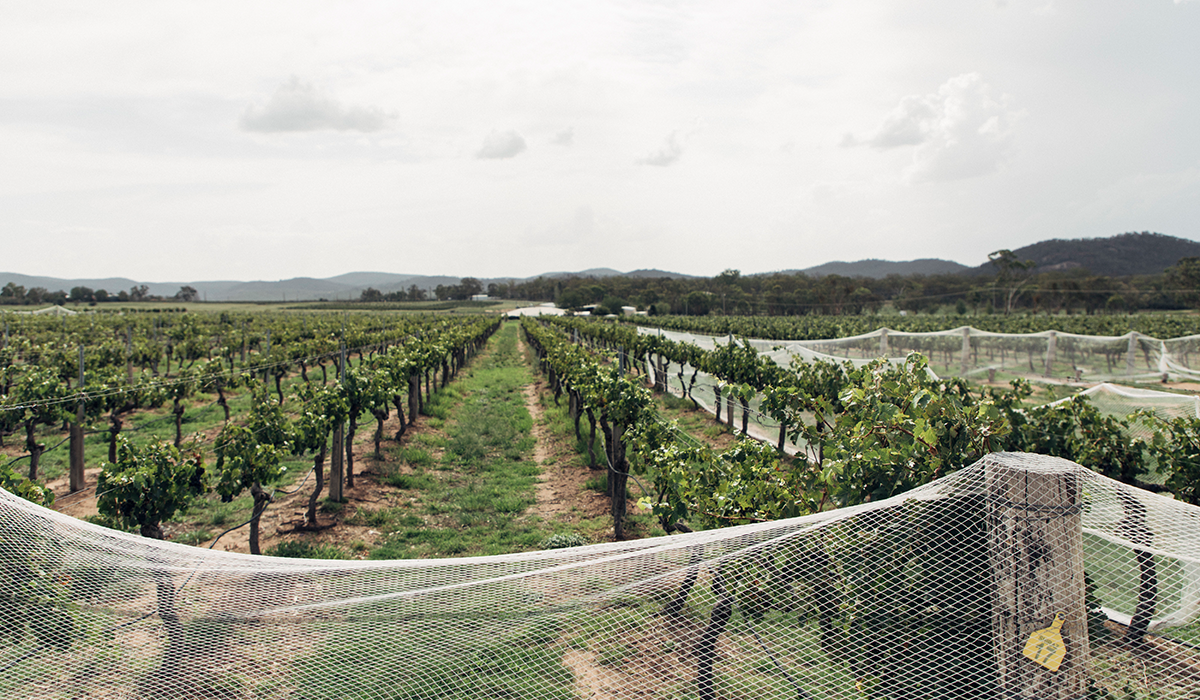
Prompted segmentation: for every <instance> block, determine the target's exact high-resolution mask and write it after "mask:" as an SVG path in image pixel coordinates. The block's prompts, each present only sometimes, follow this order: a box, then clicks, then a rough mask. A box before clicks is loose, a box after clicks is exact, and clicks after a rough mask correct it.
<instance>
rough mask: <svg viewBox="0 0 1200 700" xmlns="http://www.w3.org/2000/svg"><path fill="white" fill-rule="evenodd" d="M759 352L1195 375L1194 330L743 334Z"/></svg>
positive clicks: (976, 374)
mask: <svg viewBox="0 0 1200 700" xmlns="http://www.w3.org/2000/svg"><path fill="white" fill-rule="evenodd" d="M638 330H639V332H641V333H646V334H652V335H664V336H667V337H669V338H671V339H672V340H677V341H680V342H694V343H696V344H697V345H699V346H700V347H701V348H704V349H712V347H714V346H715V345H716V344H717V343H724V342H728V336H724V337H721V336H717V337H714V336H707V335H703V334H699V333H684V332H680V331H667V330H664V329H659V328H646V327H639V328H638ZM748 342H750V343H751V344H752V345H753V346H754V347H755V349H757V350H759V352H768V353H775V354H778V356H779V358H781V359H783V361H782V362H781V364H783V365H785V366H786V365H787V364H788V362H789V361H790V359H791V358H792V357H799V358H802V359H804V360H808V361H812V360H816V359H822V360H830V361H834V362H842V361H845V360H851V361H853V362H856V363H864V362H868V361H870V360H874V359H876V358H879V357H886V358H890V359H892V360H894V361H899V360H903V359H904V357H905V356H906V355H908V353H910V352H919V353H921V354H922V355H925V356H926V357H927V358H929V363H930V368H931V369H932V370H933V371H934V372H935V373H936V374H937V375H938V376H941V377H968V378H971V379H976V380H978V379H982V378H985V377H986V378H988V379H989V380H990V381H997V380H998V381H1008V380H1009V379H1011V378H1014V377H1026V378H1033V379H1038V380H1039V381H1061V382H1086V383H1095V382H1103V381H1116V380H1120V381H1147V380H1149V381H1160V380H1185V381H1194V380H1197V379H1200V369H1197V368H1193V367H1192V364H1194V363H1200V335H1193V336H1187V337H1183V338H1172V339H1169V340H1159V339H1157V338H1152V337H1150V336H1148V335H1143V334H1141V333H1136V332H1130V333H1126V334H1125V335H1120V336H1098V335H1077V334H1074V333H1064V332H1062V331H1042V332H1040V333H992V332H989V331H981V330H979V329H978V328H972V327H970V326H962V327H960V328H955V329H953V330H948V331H931V332H926V333H909V332H902V331H894V330H891V329H888V328H880V329H878V330H874V331H871V332H870V333H864V334H862V335H856V336H851V337H847V338H833V339H828V340H786V341H783V340H761V339H759V340H750V341H748Z"/></svg>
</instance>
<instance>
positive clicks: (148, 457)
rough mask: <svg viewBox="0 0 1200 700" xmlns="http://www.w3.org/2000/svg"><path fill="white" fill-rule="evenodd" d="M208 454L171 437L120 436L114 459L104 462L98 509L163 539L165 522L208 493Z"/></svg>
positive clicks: (128, 525)
mask: <svg viewBox="0 0 1200 700" xmlns="http://www.w3.org/2000/svg"><path fill="white" fill-rule="evenodd" d="M204 477H205V472H204V458H203V457H202V456H201V454H200V451H199V449H198V448H196V447H192V448H191V449H186V450H180V449H178V448H176V447H175V446H174V445H171V444H170V443H167V442H161V441H160V442H153V443H151V444H149V445H146V446H144V447H139V446H137V445H136V444H134V443H132V442H130V441H129V440H128V439H127V438H125V437H121V438H120V439H119V441H118V445H117V459H116V461H115V462H105V463H104V465H103V466H102V467H101V471H100V478H99V481H98V482H97V485H96V492H97V493H99V494H100V496H99V498H98V499H97V500H96V508H97V509H98V510H99V511H100V513H101V514H102V515H104V516H105V517H108V518H109V519H111V520H112V521H114V522H116V523H119V524H120V525H121V526H123V527H126V528H130V529H133V528H137V530H138V532H140V533H141V535H142V536H143V537H149V538H152V539H156V540H161V539H163V531H162V523H163V521H165V520H169V519H170V518H171V517H172V516H173V515H175V514H176V513H178V512H180V511H182V510H184V509H185V508H187V507H188V504H190V503H191V502H192V500H193V499H195V498H196V497H197V496H199V495H201V494H203V493H205V492H206V491H207V490H208V488H207V484H206V483H205V478H204Z"/></svg>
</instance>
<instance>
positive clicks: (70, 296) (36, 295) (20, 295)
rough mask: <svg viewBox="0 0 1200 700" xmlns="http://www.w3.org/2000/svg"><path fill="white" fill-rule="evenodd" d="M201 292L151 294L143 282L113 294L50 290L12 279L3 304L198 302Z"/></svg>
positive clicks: (0, 299)
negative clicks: (20, 283)
mask: <svg viewBox="0 0 1200 700" xmlns="http://www.w3.org/2000/svg"><path fill="white" fill-rule="evenodd" d="M199 300H200V292H199V291H197V290H196V288H195V287H192V286H190V285H186V284H185V285H183V286H182V287H180V288H179V291H178V292H176V293H175V295H174V296H170V297H164V296H162V295H161V294H151V293H150V287H149V286H147V285H144V284H138V285H134V286H133V287H130V288H129V291H126V290H124V289H122V290H121V291H119V292H116V293H111V292H109V291H108V290H105V289H92V288H91V287H85V286H83V285H79V286H75V287H71V291H70V292H64V291H62V290H61V289H60V290H57V291H54V292H52V291H50V290H49V289H46V288H45V287H30V288H29V289H26V288H25V287H24V286H22V285H19V284H17V283H16V282H9V283H8V284H6V285H4V288H3V289H0V304H3V305H6V306H38V305H41V304H57V305H58V306H62V305H63V304H66V303H68V302H71V303H82V304H91V305H95V304H103V303H105V302H117V301H125V302H127V301H199Z"/></svg>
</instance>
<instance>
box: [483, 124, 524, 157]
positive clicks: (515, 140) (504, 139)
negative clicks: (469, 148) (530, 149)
mask: <svg viewBox="0 0 1200 700" xmlns="http://www.w3.org/2000/svg"><path fill="white" fill-rule="evenodd" d="M524 150H525V139H524V138H522V137H521V135H520V134H518V133H517V132H515V131H512V130H509V131H493V132H492V133H490V134H488V136H487V138H486V139H484V140H483V147H482V148H480V149H479V151H478V152H476V153H475V157H476V158H512V157H513V156H515V155H517V154H518V153H520V152H521V151H524Z"/></svg>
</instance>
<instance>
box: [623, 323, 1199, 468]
mask: <svg viewBox="0 0 1200 700" xmlns="http://www.w3.org/2000/svg"><path fill="white" fill-rule="evenodd" d="M638 332H639V333H643V334H647V335H662V336H664V337H666V338H669V339H670V340H673V341H676V342H681V343H694V344H696V345H697V346H698V347H700V348H701V349H703V350H708V351H711V350H714V349H715V348H717V347H718V346H719V345H723V344H725V343H728V342H730V341H731V340H736V342H740V343H747V344H749V345H750V346H751V347H753V348H754V349H755V350H757V351H758V352H759V354H761V355H763V356H765V357H769V358H770V359H772V360H773V361H774V362H776V363H777V364H779V365H780V366H783V367H788V366H790V365H791V364H792V362H794V361H797V360H799V361H802V362H821V361H824V362H834V363H841V362H851V363H853V364H854V365H856V366H862V365H865V364H867V363H868V362H871V361H872V360H875V359H879V358H884V359H887V360H888V361H889V362H891V363H893V364H900V363H903V362H904V359H905V357H906V356H907V354H908V352H910V351H913V352H921V353H922V354H926V356H927V357H928V358H929V359H930V368H931V370H932V371H934V373H935V374H936V375H939V376H964V375H970V376H972V377H973V378H975V379H979V378H981V377H980V374H981V373H986V372H988V371H989V370H996V369H998V368H1005V371H1004V372H1003V373H1002V374H999V375H996V376H993V377H991V379H992V380H993V381H1000V380H1001V379H1005V378H1013V377H1018V376H1020V377H1026V378H1035V379H1038V380H1045V379H1047V375H1045V374H1044V370H1045V369H1046V368H1047V367H1051V368H1052V369H1053V368H1057V371H1058V373H1059V375H1061V376H1057V375H1056V376H1057V379H1058V380H1062V381H1065V380H1071V381H1074V380H1075V379H1076V375H1075V374H1074V369H1075V368H1082V367H1083V365H1080V364H1072V365H1071V366H1070V367H1067V366H1065V365H1064V366H1061V367H1060V366H1059V365H1060V364H1061V363H1060V362H1059V360H1070V361H1071V362H1072V363H1075V362H1076V361H1080V360H1082V359H1084V358H1087V357H1091V359H1092V360H1096V361H1099V360H1098V359H1097V358H1099V357H1104V356H1105V355H1104V350H1103V349H1104V348H1105V347H1107V348H1108V349H1109V350H1113V349H1114V348H1116V347H1117V345H1121V343H1124V344H1123V345H1121V347H1123V348H1125V350H1124V351H1123V352H1124V354H1123V355H1122V356H1121V361H1122V362H1125V363H1126V364H1125V365H1122V366H1124V367H1126V368H1127V369H1130V373H1129V374H1123V375H1113V374H1109V373H1102V374H1097V373H1095V372H1092V371H1090V370H1089V371H1086V372H1084V371H1082V370H1081V372H1080V374H1079V377H1080V378H1081V379H1080V381H1083V382H1090V381H1099V379H1100V378H1112V379H1118V378H1119V379H1121V380H1124V381H1132V380H1137V379H1142V380H1145V379H1152V380H1154V381H1158V380H1160V379H1161V378H1162V375H1163V374H1166V375H1167V376H1168V377H1170V378H1174V379H1193V378H1200V370H1192V369H1190V368H1189V367H1187V366H1186V365H1185V364H1184V363H1186V362H1193V361H1196V362H1200V354H1196V353H1197V351H1196V350H1194V349H1192V347H1193V345H1195V344H1200V336H1188V337H1186V338H1175V339H1172V340H1167V341H1158V340H1155V339H1153V338H1150V337H1149V336H1145V335H1139V334H1137V333H1130V334H1127V335H1124V336H1113V337H1100V336H1081V335H1071V334H1063V333H1057V332H1056V331H1046V332H1043V333H1033V334H1026V335H1017V334H1005V333H987V332H984V331H979V330H975V329H973V328H969V327H965V326H964V327H962V328H958V329H955V330H952V331H944V332H933V333H899V332H895V331H889V330H888V329H886V328H883V329H879V330H877V331H873V332H871V333H866V334H863V335H860V336H855V337H852V338H839V339H834V340H814V341H780V340H765V339H760V338H736V339H734V338H731V336H712V335H705V334H700V333H684V332H680V331H669V330H663V329H659V328H647V327H638ZM947 339H951V340H954V341H955V342H957V343H958V346H957V348H958V350H957V352H958V355H957V356H956V355H954V353H953V352H952V349H947V348H949V346H948V345H946V343H947V342H948V340H947ZM1064 339H1067V340H1064ZM1118 341H1119V342H1118ZM939 343H940V346H939ZM939 347H941V349H939ZM1084 347H1090V348H1091V350H1089V351H1087V352H1084V351H1083V350H1081V349H1080V348H1084ZM967 348H970V349H969V350H967ZM1005 348H1007V349H1005ZM1022 348H1023V349H1022ZM1038 348H1040V350H1038ZM1061 348H1074V349H1073V350H1071V351H1070V353H1068V354H1067V355H1062V354H1060V353H1059V349H1061ZM1131 348H1133V350H1131ZM1164 348H1166V349H1168V350H1164ZM1014 349H1022V353H1024V354H1022V355H1021V356H1020V358H1018V356H1017V355H1016V354H1013V353H1014ZM1135 351H1136V352H1135ZM1038 352H1040V353H1041V354H1040V355H1039V354H1037V353H1038ZM831 353H836V354H831ZM1030 353H1033V354H1032V355H1030ZM1089 353H1090V354H1089ZM1193 354H1196V356H1195V358H1193ZM963 356H967V357H969V358H981V357H982V358H989V357H990V358H992V359H993V360H995V362H994V363H992V364H988V365H982V364H980V365H976V364H972V365H971V366H970V367H969V368H968V369H966V370H965V371H964V369H963V364H962V363H961V362H955V359H956V358H957V359H961V358H962V357H963ZM1030 357H1032V358H1033V359H1030ZM1047 357H1053V358H1056V359H1054V360H1053V361H1052V362H1050V363H1049V364H1048V363H1047ZM1107 357H1109V358H1110V359H1112V358H1115V357H1116V355H1115V351H1114V352H1113V353H1110V355H1108V356H1107ZM972 362H974V360H972ZM1114 362H1115V360H1114ZM1138 363H1141V364H1138ZM1151 365H1152V366H1154V367H1155V368H1157V369H1159V370H1161V372H1158V371H1155V372H1147V371H1140V370H1138V369H1137V368H1141V369H1142V370H1144V369H1145V368H1146V367H1149V366H1151ZM1031 367H1032V368H1033V370H1032V371H1031V370H1030V368H1031ZM1131 368H1132V369H1131ZM694 370H695V368H693V367H691V366H690V365H684V366H683V367H682V368H680V367H678V366H676V367H675V368H674V371H668V372H667V376H666V377H665V378H664V384H665V386H667V387H669V388H670V389H671V390H672V391H673V392H674V393H677V394H683V393H685V391H684V390H685V387H686V388H687V390H688V391H687V392H686V393H687V394H688V395H690V396H691V398H692V399H693V400H694V401H695V402H696V403H697V404H699V405H700V406H701V407H703V408H704V409H705V410H707V411H709V412H710V413H715V412H716V408H717V407H716V403H717V396H718V392H720V394H721V395H722V396H723V397H724V396H725V392H724V391H723V390H721V388H720V387H721V383H720V381H719V380H717V379H716V378H715V377H712V376H711V375H709V374H707V373H705V372H703V371H701V372H694ZM646 372H647V374H649V375H650V376H654V375H655V373H656V369H655V367H654V363H652V362H648V363H646ZM693 375H694V377H693ZM1050 378H1051V379H1054V378H1055V377H1050ZM1079 394H1080V395H1083V396H1086V397H1087V398H1088V399H1089V400H1090V401H1091V402H1092V404H1094V405H1095V406H1096V408H1098V409H1099V410H1100V411H1101V412H1102V413H1103V414H1105V415H1109V416H1114V417H1119V418H1123V417H1125V416H1127V415H1129V414H1131V413H1134V412H1135V411H1139V410H1145V411H1150V412H1152V413H1155V414H1157V415H1158V416H1159V417H1160V418H1163V419H1165V420H1170V419H1172V418H1177V417H1184V416H1188V417H1198V418H1200V397H1197V396H1195V395H1183V394H1176V393H1170V392H1165V391H1155V390H1152V389H1141V388H1133V387H1128V386H1120V385H1117V384H1111V383H1108V382H1101V383H1099V384H1096V385H1094V386H1091V387H1089V388H1087V389H1085V390H1083V391H1080V392H1079ZM723 400H726V399H723ZM760 400H761V397H759V396H755V397H754V398H753V399H751V400H750V402H749V403H750V405H749V408H750V411H749V413H750V425H749V426H748V432H749V434H750V435H752V436H753V437H755V438H758V439H760V440H765V441H768V442H774V441H775V440H776V436H777V434H778V431H779V422H778V421H777V420H776V419H775V418H773V417H771V416H769V415H767V414H765V413H763V412H762V411H760V410H759V402H760ZM1069 400H1070V398H1066V399H1061V400H1059V401H1056V402H1052V404H1051V405H1053V404H1054V403H1061V402H1064V401H1069ZM726 418H727V419H728V416H726ZM1131 427H1132V430H1133V433H1134V434H1133V435H1131V437H1140V438H1143V439H1146V438H1149V437H1150V434H1151V431H1150V429H1149V428H1148V427H1146V426H1145V425H1140V424H1136V423H1135V424H1133V425H1132V426H1131ZM784 447H785V448H786V450H787V451H788V452H789V453H793V454H794V453H796V452H799V451H800V450H802V449H803V447H804V446H803V444H799V443H797V442H795V440H794V439H793V438H790V437H789V439H788V440H787V441H786V442H785V445H784Z"/></svg>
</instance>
